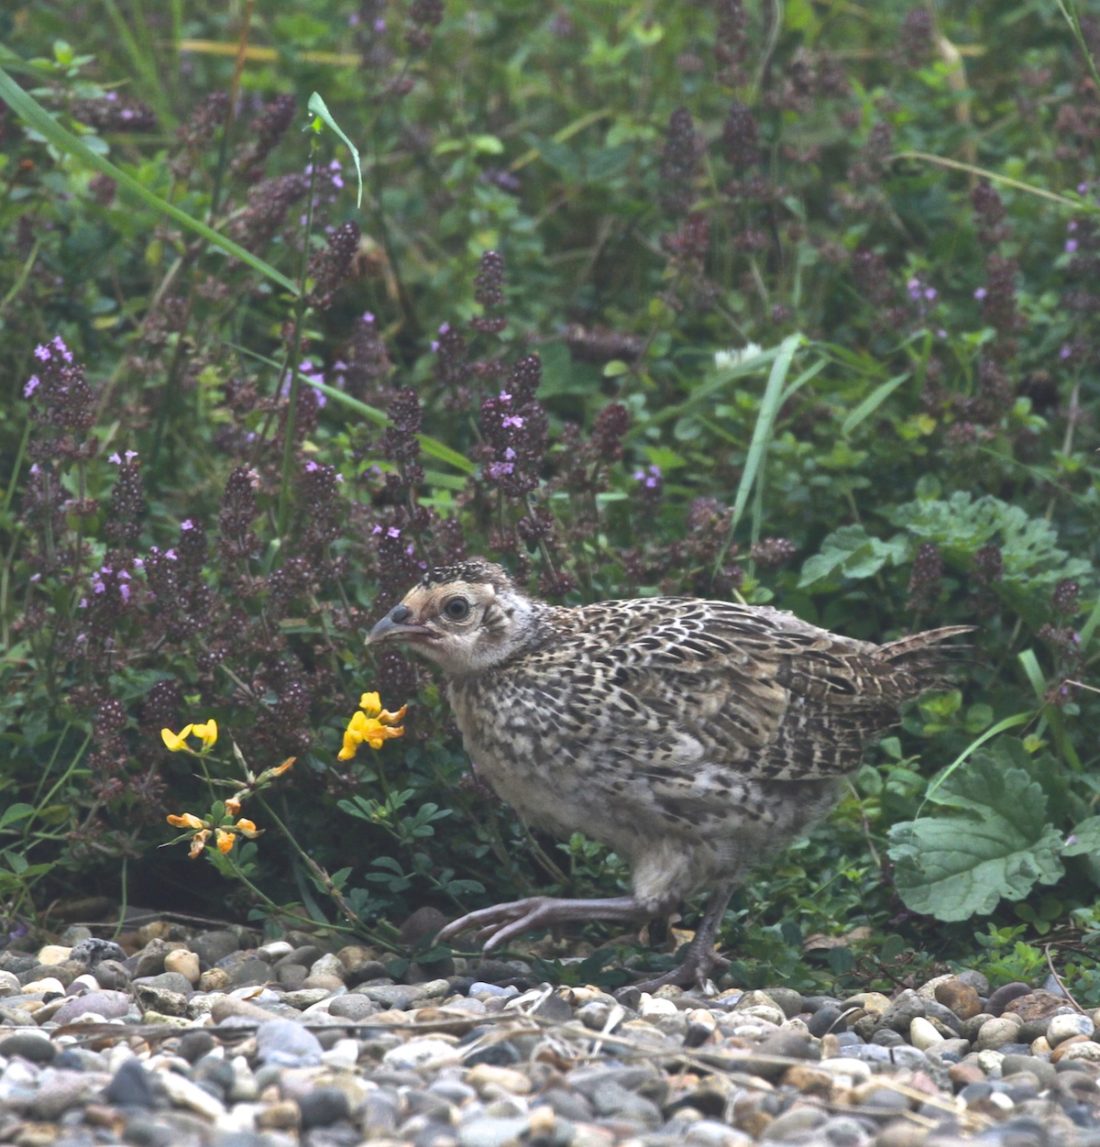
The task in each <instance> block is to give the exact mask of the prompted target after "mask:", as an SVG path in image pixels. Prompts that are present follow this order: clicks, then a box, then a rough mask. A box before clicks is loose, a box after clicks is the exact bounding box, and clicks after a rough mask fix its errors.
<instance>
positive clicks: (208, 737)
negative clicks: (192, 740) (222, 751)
mask: <svg viewBox="0 0 1100 1147" xmlns="http://www.w3.org/2000/svg"><path fill="white" fill-rule="evenodd" d="M191 732H192V733H194V735H195V736H196V737H198V739H199V740H200V741H202V751H203V752H204V753H208V752H210V750H211V749H212V748H213V747H214V746H215V745H216V744H217V743H218V722H217V721H215V720H214V718H213V717H211V718H210V720H209V721H205V722H202V723H197V724H194V725H192V726H191Z"/></svg>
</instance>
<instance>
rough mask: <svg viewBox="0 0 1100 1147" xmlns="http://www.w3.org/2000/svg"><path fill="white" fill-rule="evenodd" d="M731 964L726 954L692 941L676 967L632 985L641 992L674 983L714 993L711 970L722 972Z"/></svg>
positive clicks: (707, 993) (681, 986)
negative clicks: (697, 944)
mask: <svg viewBox="0 0 1100 1147" xmlns="http://www.w3.org/2000/svg"><path fill="white" fill-rule="evenodd" d="M729 966H730V962H729V960H727V959H726V957H725V956H720V955H718V953H717V952H715V951H713V950H711V951H709V952H707V951H704V950H703V948H702V946H698V947H697V946H696V945H695V943H694V942H692V943H691V944H689V945H688V950H687V952H686V953H685V954H684V958H683V959H682V960H681V961H680V963H679V964H677V965H676V967H675V968H671V969H670V970H669V971H667V972H665V973H664V974H663V975H660V976H654V977H653V978H652V979H649V980H640V981H639V982H638V983H636V984H632V985H631V987H635V988H637V989H638V990H639V991H641V992H655V991H656V990H657V989H658V988H663V987H664V986H665V985H666V984H673V985H675V986H676V987H679V988H698V989H699V990H700V991H701V992H703V993H704V994H705V995H713V994H714V990H715V989H714V983H713V981H712V980H711V978H710V974H711V972H713V971H714V970H715V969H717V970H718V972H719V973H721V972H724V971H725V970H726V969H727V968H728V967H729Z"/></svg>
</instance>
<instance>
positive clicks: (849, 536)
mask: <svg viewBox="0 0 1100 1147" xmlns="http://www.w3.org/2000/svg"><path fill="white" fill-rule="evenodd" d="M906 550H907V547H906V544H905V539H904V538H902V537H900V536H899V537H895V538H891V539H890V541H888V542H884V541H883V540H882V539H881V538H874V537H872V536H871V535H870V534H868V533H867V531H866V530H865V529H864V528H863V527H862V526H841V527H840V529H839V530H834V531H833V532H832V533H831V534H830V535H829V536H828V537H827V538H826V539H825V540H824V541H823V542H822V543H821V552H820V553H817V554H814V555H813V557H810V558H807V559H806V561H805V563H804V564H803V566H802V576H801V577H800V578H799V580H798V588H799V589H803V588H804V587H805V586H808V585H814V584H815V583H816V582H821V581H825V580H826V579H827V578H831V577H834V576H837V575H841V574H843V575H844V576H845V577H850V578H855V579H857V580H858V579H861V578H868V577H873V576H874V575H875V574H877V573H878V571H879V570H880V569H882V567H883V566H884V565H886V564H887V563H896V562H900V561H904V559H905V555H906Z"/></svg>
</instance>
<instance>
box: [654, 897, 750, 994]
mask: <svg viewBox="0 0 1100 1147" xmlns="http://www.w3.org/2000/svg"><path fill="white" fill-rule="evenodd" d="M732 893H733V886H732V885H726V886H725V887H724V888H718V889H716V890H715V891H714V892H712V893H711V896H710V899H709V900H708V901H707V906H706V909H705V910H704V912H703V918H702V920H700V921H699V927H698V928H696V930H695V936H694V938H693V939H692V940H691V942H690V943H689V944H688V946H687V951H686V952H684V958H683V959H682V960H681V961H680V963H679V964H677V965H676V967H675V968H673V969H672V970H671V971H668V972H665V974H664V975H663V976H656V977H654V978H653V979H652V980H642V981H641V982H640V983H638V984H635V985H634V987H636V988H640V989H641V990H642V991H643V992H654V991H656V990H657V989H658V988H660V987H663V986H664V985H665V984H676V985H678V986H679V987H682V988H691V987H697V988H702V989H705V988H706V986H707V981H708V979H709V976H710V971H711V969H712V968H714V967H721V968H725V967H727V966H728V965H729V961H728V960H727V959H725V957H723V956H719V955H718V954H717V953H716V952H715V951H714V950H713V948H714V938H715V937H716V936H717V935H718V928H719V927H720V925H721V923H722V917H723V916H724V915H725V914H726V905H727V904H729V901H730V896H731V895H732Z"/></svg>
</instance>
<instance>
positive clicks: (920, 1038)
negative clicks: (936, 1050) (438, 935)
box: [909, 1016, 944, 1051]
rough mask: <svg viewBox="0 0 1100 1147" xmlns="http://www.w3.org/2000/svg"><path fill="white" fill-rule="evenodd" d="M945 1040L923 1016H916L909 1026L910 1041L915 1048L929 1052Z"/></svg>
mask: <svg viewBox="0 0 1100 1147" xmlns="http://www.w3.org/2000/svg"><path fill="white" fill-rule="evenodd" d="M943 1038H944V1037H943V1036H942V1035H940V1033H939V1032H938V1031H937V1030H936V1028H935V1026H934V1025H933V1024H930V1023H929V1022H928V1020H926V1019H924V1018H923V1017H922V1016H914V1018H913V1021H912V1023H910V1025H909V1041H910V1043H912V1045H913V1046H914V1047H916V1048H920V1050H921V1051H927V1050H928V1048H930V1047H932V1046H933V1045H934V1044H937V1043H943Z"/></svg>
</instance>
